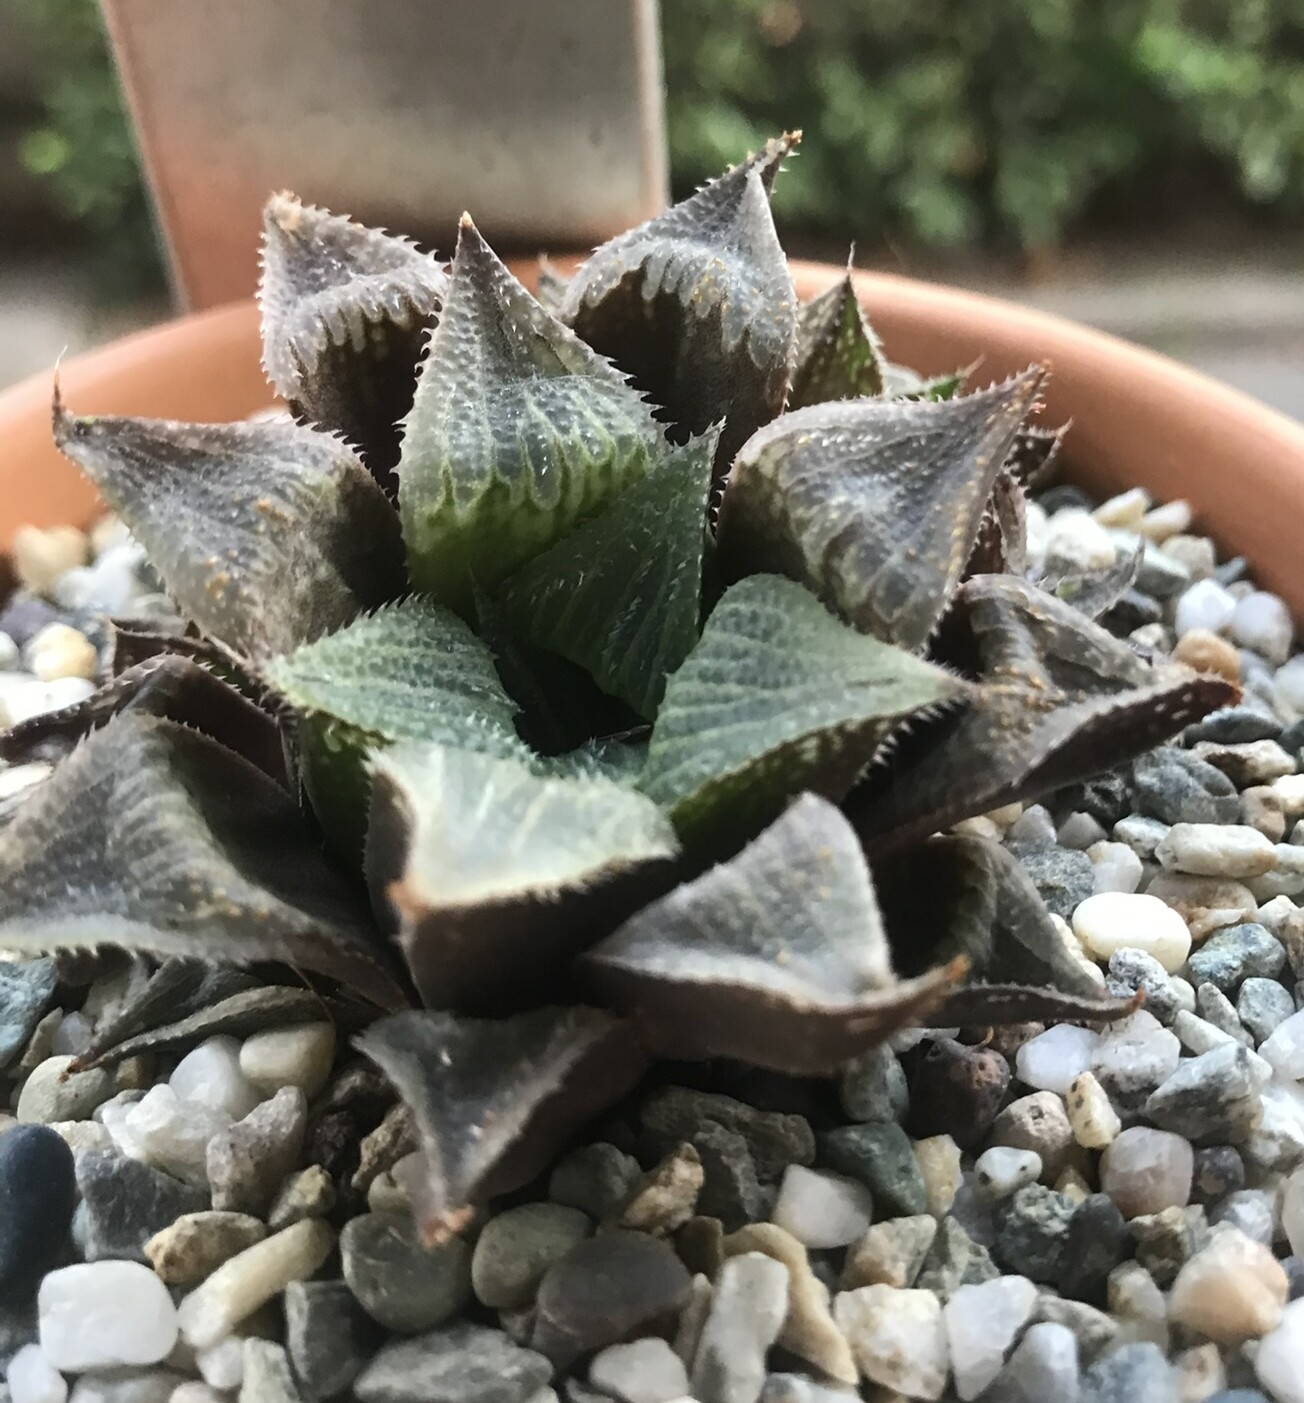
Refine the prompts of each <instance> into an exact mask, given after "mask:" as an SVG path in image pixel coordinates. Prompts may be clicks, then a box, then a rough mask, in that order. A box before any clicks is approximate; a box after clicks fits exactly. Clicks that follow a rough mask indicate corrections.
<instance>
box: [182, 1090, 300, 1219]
mask: <svg viewBox="0 0 1304 1403" xmlns="http://www.w3.org/2000/svg"><path fill="white" fill-rule="evenodd" d="M307 1131H308V1100H307V1097H305V1096H304V1094H303V1092H302V1091H301V1090H300V1089H299V1088H298V1087H297V1086H283V1087H282V1088H281V1089H280V1091H278V1092H277V1093H276V1095H275V1096H273V1097H272V1098H271V1099H270V1100H268V1101H264V1102H263V1103H262V1104H261V1105H260V1106H255V1107H254V1109H253V1110H252V1111H250V1112H249V1114H248V1115H247V1116H245V1118H244V1119H243V1120H239V1121H236V1123H235V1124H234V1125H233V1126H231V1127H230V1129H228V1130H222V1131H219V1132H218V1133H217V1134H216V1135H214V1136H213V1138H212V1139H211V1140H210V1141H209V1142H208V1151H207V1169H208V1183H209V1187H210V1188H211V1189H212V1191H213V1207H214V1208H216V1209H218V1210H220V1211H223V1212H228V1213H250V1214H252V1215H253V1216H254V1217H255V1218H261V1217H262V1216H263V1215H264V1214H265V1213H266V1212H267V1210H268V1209H269V1208H270V1207H271V1205H272V1202H273V1200H274V1199H275V1198H276V1191H277V1190H278V1189H279V1188H280V1187H281V1185H282V1184H283V1183H284V1182H285V1179H286V1177H287V1176H288V1175H289V1174H290V1172H291V1171H292V1170H293V1169H294V1168H295V1166H296V1165H297V1164H298V1163H299V1158H300V1156H301V1155H302V1154H303V1142H304V1136H305V1135H306V1134H307Z"/></svg>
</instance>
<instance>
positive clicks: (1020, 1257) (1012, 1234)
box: [995, 1184, 1077, 1285]
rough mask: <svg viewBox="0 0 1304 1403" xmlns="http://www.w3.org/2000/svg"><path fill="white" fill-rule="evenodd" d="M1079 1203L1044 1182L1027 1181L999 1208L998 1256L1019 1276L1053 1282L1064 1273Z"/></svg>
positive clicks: (1031, 1279)
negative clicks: (1072, 1227) (1071, 1228)
mask: <svg viewBox="0 0 1304 1403" xmlns="http://www.w3.org/2000/svg"><path fill="white" fill-rule="evenodd" d="M1076 1209H1077V1205H1076V1204H1075V1203H1073V1202H1072V1200H1071V1199H1068V1198H1066V1197H1065V1196H1064V1195H1063V1194H1060V1193H1056V1192H1055V1191H1054V1190H1053V1189H1048V1188H1046V1187H1044V1186H1043V1185H1041V1184H1025V1185H1024V1186H1023V1188H1021V1189H1018V1190H1016V1192H1015V1193H1014V1196H1013V1197H1012V1198H1010V1199H1008V1200H1006V1202H1005V1203H1004V1204H1002V1205H1001V1207H1000V1208H998V1210H997V1214H996V1223H997V1237H996V1249H995V1256H996V1260H997V1261H998V1262H1000V1263H1001V1265H1002V1266H1003V1267H1005V1269H1006V1270H1007V1271H1009V1272H1011V1273H1012V1274H1014V1275H1016V1276H1026V1277H1027V1278H1028V1279H1029V1280H1030V1281H1036V1282H1039V1283H1042V1284H1045V1285H1053V1284H1054V1283H1056V1282H1057V1281H1059V1279H1060V1277H1061V1276H1062V1275H1063V1272H1064V1266H1065V1252H1066V1250H1067V1247H1068V1237H1069V1224H1070V1222H1071V1221H1072V1219H1073V1215H1074V1212H1075V1211H1076Z"/></svg>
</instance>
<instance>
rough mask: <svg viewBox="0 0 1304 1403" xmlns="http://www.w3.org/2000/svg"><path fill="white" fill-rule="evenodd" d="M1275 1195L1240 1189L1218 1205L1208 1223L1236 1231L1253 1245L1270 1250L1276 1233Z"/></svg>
mask: <svg viewBox="0 0 1304 1403" xmlns="http://www.w3.org/2000/svg"><path fill="white" fill-rule="evenodd" d="M1276 1207H1277V1205H1276V1195H1275V1194H1274V1193H1273V1192H1271V1191H1270V1190H1265V1189H1241V1190H1240V1191H1239V1192H1237V1193H1234V1194H1229V1195H1228V1196H1227V1197H1226V1198H1225V1199H1223V1201H1222V1202H1221V1203H1220V1204H1217V1205H1216V1206H1215V1207H1214V1209H1213V1211H1212V1213H1211V1215H1210V1221H1211V1222H1212V1224H1213V1225H1214V1226H1216V1227H1220V1226H1223V1225H1226V1226H1229V1227H1233V1228H1237V1229H1239V1230H1240V1231H1241V1232H1243V1233H1244V1234H1245V1236H1246V1237H1248V1238H1250V1239H1251V1240H1252V1241H1254V1242H1261V1243H1262V1244H1263V1245H1264V1246H1265V1247H1271V1246H1272V1241H1273V1237H1274V1236H1275V1234H1276V1230H1277V1213H1276Z"/></svg>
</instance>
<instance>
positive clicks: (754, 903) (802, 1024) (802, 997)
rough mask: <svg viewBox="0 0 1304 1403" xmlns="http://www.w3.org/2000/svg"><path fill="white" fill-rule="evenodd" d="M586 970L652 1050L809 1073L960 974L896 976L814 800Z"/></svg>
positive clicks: (824, 1070)
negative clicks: (902, 980) (905, 978)
mask: <svg viewBox="0 0 1304 1403" xmlns="http://www.w3.org/2000/svg"><path fill="white" fill-rule="evenodd" d="M581 963H582V966H583V968H584V970H585V972H586V973H587V974H588V976H589V978H590V979H591V980H592V982H593V983H594V985H595V987H596V988H597V989H598V990H599V991H601V993H602V995H603V997H604V999H606V1000H608V1001H610V1002H611V1003H612V1004H613V1005H614V1006H615V1007H616V1008H618V1009H619V1010H620V1011H621V1012H623V1013H625V1014H627V1015H628V1016H629V1017H630V1018H631V1019H632V1021H633V1022H634V1024H635V1026H636V1027H637V1028H638V1030H639V1034H640V1037H641V1038H642V1040H643V1041H644V1043H646V1045H647V1046H648V1047H649V1048H650V1049H651V1050H652V1051H653V1052H656V1053H659V1054H660V1055H662V1056H665V1057H673V1058H677V1059H685V1058H687V1059H692V1058H709V1057H732V1058H736V1059H738V1060H739V1061H742V1062H746V1063H748V1064H750V1065H752V1066H757V1067H768V1068H771V1069H773V1070H775V1071H780V1072H789V1073H794V1074H797V1075H802V1076H822V1075H827V1074H829V1073H831V1072H833V1071H834V1070H836V1069H837V1068H838V1067H839V1066H841V1065H842V1063H844V1062H846V1061H847V1060H848V1059H849V1058H851V1057H854V1056H856V1055H857V1054H858V1053H860V1052H863V1051H864V1050H865V1049H866V1048H867V1047H870V1046H872V1045H873V1044H874V1043H877V1042H881V1041H883V1039H884V1038H886V1037H887V1036H888V1035H889V1034H891V1033H893V1032H895V1031H896V1029H897V1028H899V1027H901V1026H902V1025H903V1024H906V1023H914V1022H918V1021H919V1020H920V1019H921V1018H923V1017H924V1016H925V1015H926V1014H927V1013H928V1012H929V1011H930V1009H932V1008H933V1007H934V1006H935V1005H936V1004H937V1003H938V1001H939V1000H940V999H941V998H943V997H944V995H945V993H946V991H947V989H948V988H949V987H950V985H951V984H953V983H954V981H955V979H956V977H957V976H958V974H959V973H960V971H961V970H962V969H963V962H961V963H960V964H959V965H957V966H953V967H950V968H946V969H939V970H934V971H932V972H931V973H929V974H927V975H925V976H923V977H922V978H920V979H915V980H911V981H910V982H908V983H899V982H898V981H897V979H896V977H895V975H894V974H893V972H892V964H891V958H890V955H889V952H888V945H887V938H886V936H885V934H884V931H883V927H882V923H881V921H880V919H879V912H878V903H877V902H876V901H875V899H874V888H873V885H872V883H871V881H870V877H869V869H868V868H867V867H866V865H865V859H864V855H863V854H862V853H861V850H860V844H859V842H858V840H857V838H856V835H855V833H854V832H853V831H852V829H851V826H850V825H849V824H848V823H847V821H846V819H845V818H843V816H842V815H841V813H839V811H838V810H837V809H836V808H835V807H834V806H833V805H832V804H830V803H829V802H828V801H827V800H824V799H819V798H816V797H815V796H814V795H813V794H806V795H803V796H802V797H801V798H799V799H798V800H797V801H796V802H795V803H794V804H793V805H792V807H791V808H789V809H788V810H787V812H786V813H785V814H784V815H783V816H782V817H781V818H780V819H778V820H777V821H776V822H775V823H774V824H772V825H771V826H770V827H769V828H767V829H766V830H765V832H764V833H762V834H761V835H760V837H759V838H757V839H755V840H754V841H753V842H752V843H750V844H749V845H748V846H747V847H746V848H744V849H743V850H742V852H740V853H739V854H738V855H737V856H736V857H735V858H733V859H732V860H731V861H729V862H727V863H724V864H723V865H721V866H718V867H713V868H712V869H710V871H708V872H706V873H705V874H704V875H703V876H701V877H699V878H697V879H696V880H695V881H692V882H687V883H685V884H683V885H682V886H679V887H677V888H676V889H675V890H674V891H672V892H670V893H669V894H668V895H667V896H664V897H662V898H661V899H660V900H659V901H656V902H653V903H652V905H650V906H648V907H645V908H644V909H643V910H642V911H640V912H639V913H638V914H637V915H635V916H633V917H631V918H630V919H629V920H628V921H626V922H625V924H624V925H623V926H621V928H620V929H619V930H618V931H616V932H615V934H613V935H611V936H609V937H608V938H607V939H606V940H604V941H603V942H602V943H601V944H600V945H597V946H595V947H594V948H593V949H592V950H590V951H589V953H588V954H587V955H585V956H583V957H582V959H581Z"/></svg>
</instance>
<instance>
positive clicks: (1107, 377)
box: [0, 263, 1304, 618]
mask: <svg viewBox="0 0 1304 1403" xmlns="http://www.w3.org/2000/svg"><path fill="white" fill-rule="evenodd" d="M518 272H521V273H522V275H523V276H528V274H529V272H530V268H521V269H518ZM793 272H794V276H795V279H796V283H797V291H798V293H799V295H800V296H802V297H803V298H805V297H809V296H811V295H813V294H814V293H816V292H819V291H821V290H822V289H823V288H825V287H827V286H828V285H829V284H830V283H831V282H832V281H834V280H835V279H836V278H837V277H839V276H840V275H841V270H840V269H837V268H833V267H830V266H827V265H819V264H803V263H797V264H794V265H793ZM856 276H857V285H858V287H859V289H860V293H861V297H862V300H863V302H864V305H865V308H866V310H867V311H868V313H869V316H870V319H871V321H872V322H873V325H874V327H875V329H876V331H877V332H878V333H879V335H880V336H881V337H882V339H883V342H884V344H885V345H886V347H887V348H888V351H889V353H890V354H891V356H892V358H893V359H894V360H897V361H899V362H902V363H903V364H906V365H910V366H912V367H914V368H915V369H917V370H920V371H923V372H925V373H934V372H943V371H947V370H952V369H954V368H955V367H956V366H958V365H965V364H968V363H969V362H971V361H975V360H978V359H980V358H981V361H982V364H981V367H980V370H979V372H978V375H977V377H976V379H977V381H978V383H984V382H986V381H989V380H994V379H999V378H1003V377H1004V376H1006V375H1008V374H1010V373H1011V372H1013V371H1015V370H1019V369H1022V368H1023V367H1024V366H1025V365H1027V364H1028V363H1029V362H1030V361H1033V360H1037V361H1041V362H1044V363H1047V364H1049V365H1050V366H1051V368H1052V370H1053V372H1054V374H1053V378H1052V381H1051V387H1050V391H1049V394H1048V397H1047V405H1046V417H1047V419H1048V421H1049V422H1052V423H1058V422H1062V421H1063V420H1064V419H1067V418H1071V419H1072V420H1073V430H1072V432H1071V433H1070V434H1069V437H1068V441H1067V445H1066V452H1065V458H1066V465H1067V467H1068V470H1069V473H1070V476H1072V477H1073V478H1074V479H1075V480H1077V481H1080V482H1082V483H1083V485H1084V486H1086V487H1088V488H1090V489H1092V490H1093V491H1096V492H1099V493H1101V494H1108V493H1110V492H1114V491H1118V490H1120V489H1122V488H1125V487H1130V486H1134V485H1140V486H1144V487H1147V488H1149V489H1150V491H1151V492H1153V493H1154V495H1155V496H1156V497H1157V498H1160V499H1165V498H1174V497H1185V498H1187V499H1188V500H1190V501H1191V502H1192V503H1193V504H1194V506H1195V508H1196V510H1197V513H1198V520H1199V526H1200V529H1201V530H1202V531H1206V532H1208V533H1210V534H1212V535H1213V536H1214V538H1215V539H1216V540H1217V541H1218V542H1219V544H1220V545H1221V546H1222V547H1223V548H1224V549H1226V550H1229V551H1234V552H1239V553H1240V554H1242V555H1245V556H1246V557H1248V558H1249V559H1250V560H1251V561H1252V562H1253V565H1254V573H1255V577H1256V578H1257V579H1258V580H1259V582H1260V583H1261V584H1262V585H1263V586H1264V587H1265V588H1268V589H1272V590H1275V591H1276V592H1277V593H1278V594H1280V595H1281V596H1282V597H1283V598H1284V599H1286V601H1287V602H1288V603H1289V604H1290V606H1291V608H1292V610H1293V611H1294V613H1295V614H1296V616H1297V617H1300V618H1304V569H1301V568H1300V565H1299V564H1298V562H1297V561H1296V560H1295V557H1294V550H1295V548H1296V547H1295V540H1296V538H1297V537H1298V535H1299V529H1300V525H1301V523H1302V522H1304V426H1301V425H1300V424H1297V423H1295V422H1294V421H1292V420H1290V419H1287V418H1285V417H1284V416H1282V415H1280V414H1277V413H1276V412H1275V411H1273V410H1271V409H1268V408H1267V407H1266V406H1264V405H1262V404H1260V403H1258V402H1257V401H1256V400H1254V399H1251V398H1250V397H1248V396H1247V395H1243V394H1240V393H1239V392H1238V391H1235V390H1231V389H1228V388H1227V387H1225V386H1223V385H1220V384H1218V383H1217V382H1215V381H1213V380H1210V379H1208V378H1206V377H1205V376H1203V375H1200V374H1197V373H1196V372H1195V371H1192V370H1187V369H1186V368H1185V367H1183V366H1181V365H1178V364H1177V363H1176V362H1174V361H1171V360H1168V359H1166V358H1165V357H1163V356H1160V355H1156V354H1154V353H1153V352H1150V351H1145V350H1142V349H1141V348H1139V347H1137V346H1132V345H1129V344H1128V343H1126V342H1124V341H1119V340H1117V339H1115V338H1114V337H1112V336H1106V335H1104V334H1102V333H1101V332H1097V331H1090V330H1088V329H1087V328H1085V327H1081V326H1077V325H1074V324H1073V323H1071V322H1067V321H1064V320H1062V319H1061V318H1059V317H1053V316H1049V315H1047V314H1045V313H1042V312H1035V311H1031V310H1029V309H1028V308H1025V307H1020V306H1017V305H1015V304H1013V303H1009V302H1002V301H998V300H996V299H994V298H989V297H982V296H979V295H977V294H974V293H968V292H961V291H958V290H956V289H953V288H947V287H940V286H937V285H934V284H930V283H921V282H915V281H913V280H911V279H909V278H900V277H894V276H892V275H891V274H885V273H858V274H857V275H856ZM60 379H61V384H62V388H63V394H64V398H65V399H66V400H67V402H68V403H69V405H70V406H71V407H72V408H73V409H75V410H76V411H78V412H80V413H115V414H150V415H156V416H159V417H164V418H174V419H195V420H206V419H207V420H223V419H235V418H239V417H240V416H242V415H245V414H248V413H250V412H251V411H252V410H255V409H258V408H260V407H262V406H263V405H266V404H268V403H269V402H270V394H269V392H268V389H267V387H266V384H265V383H264V381H263V377H262V373H261V371H260V369H259V364H258V326H257V316H256V313H255V310H254V307H253V305H252V303H241V304H237V305H232V306H229V307H224V308H219V309H217V310H216V311H212V312H205V313H202V314H200V315H198V316H192V317H185V318H182V319H181V320H179V321H176V322H172V323H169V324H167V325H165V326H162V327H159V328H157V329H155V330H152V331H146V332H141V333H139V334H138V335H135V336H131V337H128V338H127V339H126V340H123V341H119V342H116V343H115V344H113V345H111V346H106V347H104V348H103V349H101V350H98V351H92V352H90V353H89V354H87V355H82V356H77V357H75V358H73V359H72V360H70V361H68V362H67V363H66V364H65V365H64V366H63V368H62V370H61V372H60ZM51 383H52V380H51V376H50V375H48V374H43V375H39V376H36V377H34V378H33V379H31V380H28V381H26V382H24V383H23V384H21V385H18V386H16V387H15V388H13V389H11V390H8V391H6V392H4V393H2V394H0V548H4V547H7V545H8V543H9V541H10V539H11V538H12V535H13V532H14V529H15V528H16V527H17V526H19V525H21V524H22V523H23V522H25V521H32V522H36V523H38V524H40V525H55V524H59V523H62V522H68V521H74V522H84V521H86V520H87V519H88V518H89V516H90V515H91V513H92V512H93V510H94V497H93V494H92V493H91V492H90V490H89V489H88V488H87V487H86V485H85V484H84V483H83V481H82V480H81V478H80V477H79V475H78V474H77V472H76V470H75V469H74V468H72V467H71V466H70V465H69V464H68V463H66V462H65V461H64V460H63V458H62V457H60V455H59V454H58V453H57V452H56V451H55V449H54V447H53V445H52V444H51V442H50V432H49V406H50V387H51Z"/></svg>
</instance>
